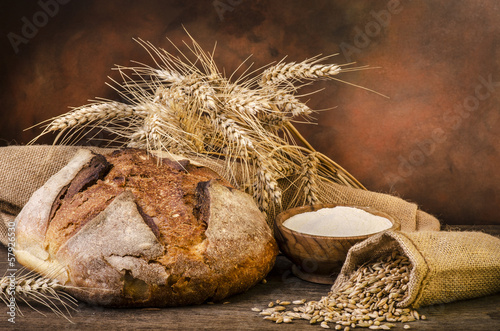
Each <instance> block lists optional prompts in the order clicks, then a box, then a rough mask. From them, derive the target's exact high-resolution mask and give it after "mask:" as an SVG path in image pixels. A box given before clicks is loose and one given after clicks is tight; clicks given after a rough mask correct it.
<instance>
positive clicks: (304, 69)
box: [260, 60, 341, 86]
mask: <svg viewBox="0 0 500 331" xmlns="http://www.w3.org/2000/svg"><path fill="white" fill-rule="evenodd" d="M316 62H317V61H315V60H313V61H311V60H305V61H302V62H299V63H296V62H289V63H280V64H277V65H275V66H272V67H270V68H268V69H266V70H265V71H264V72H263V73H262V76H261V81H260V84H261V86H279V85H280V84H284V83H285V84H286V83H293V82H295V81H300V80H302V79H307V80H316V79H321V78H328V77H331V76H336V75H338V74H339V73H340V71H341V67H340V66H339V65H337V64H317V63H316Z"/></svg>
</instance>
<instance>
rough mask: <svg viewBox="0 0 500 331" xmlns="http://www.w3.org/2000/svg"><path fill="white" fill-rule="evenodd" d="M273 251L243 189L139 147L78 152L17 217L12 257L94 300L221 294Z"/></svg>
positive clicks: (265, 265)
mask: <svg viewBox="0 0 500 331" xmlns="http://www.w3.org/2000/svg"><path fill="white" fill-rule="evenodd" d="M277 252H278V250H277V246H276V243H275V241H274V238H273V235H272V232H271V230H270V229H269V227H268V225H267V223H266V220H265V215H263V214H262V213H261V212H260V211H259V209H258V207H257V206H256V204H255V203H254V201H253V199H252V198H251V197H250V196H249V195H247V194H246V193H243V192H241V191H238V190H236V189H234V188H232V187H231V186H230V185H229V184H228V183H227V182H226V181H225V180H224V179H223V178H221V177H220V176H219V175H218V174H216V173H215V172H213V171H211V170H210V169H208V168H205V167H201V166H198V165H194V164H191V163H190V162H189V161H188V160H175V161H174V160H173V159H168V158H163V159H157V158H154V157H152V156H148V155H147V154H146V153H145V152H143V151H141V150H133V149H125V150H120V151H115V152H113V153H111V154H109V155H99V154H94V153H92V152H90V151H88V150H85V149H81V150H79V151H78V153H77V154H76V156H75V157H74V158H73V159H72V160H71V161H70V162H69V163H68V164H67V165H66V166H65V167H64V168H63V169H61V170H60V171H59V172H58V173H57V174H55V175H54V176H52V177H51V178H50V179H49V180H48V181H47V182H46V183H45V185H44V186H43V187H41V188H40V189H39V190H37V191H36V192H35V193H34V194H33V196H32V197H31V199H30V200H29V202H28V203H27V204H26V205H25V206H24V208H23V209H22V211H21V212H20V214H19V215H18V217H17V219H16V256H17V259H18V261H19V262H20V263H21V264H23V265H25V266H26V267H28V268H30V269H33V270H36V271H38V272H40V273H42V274H43V275H46V276H49V277H52V278H56V279H57V280H58V281H59V282H60V283H61V284H63V285H65V286H66V288H67V291H69V292H70V293H71V294H72V295H74V296H75V297H76V298H77V299H79V300H82V301H85V302H88V303H91V304H98V305H103V306H114V307H146V306H150V307H151V306H158V307H161V306H178V305H189V304H200V303H203V302H205V301H217V300H222V299H224V298H226V297H228V296H230V295H233V294H236V293H241V292H244V291H246V290H248V289H249V288H250V287H252V286H253V285H255V284H256V283H257V282H259V281H260V280H262V279H263V278H264V277H265V276H266V274H267V273H268V272H269V271H270V270H271V268H272V266H273V264H274V261H275V258H276V255H277Z"/></svg>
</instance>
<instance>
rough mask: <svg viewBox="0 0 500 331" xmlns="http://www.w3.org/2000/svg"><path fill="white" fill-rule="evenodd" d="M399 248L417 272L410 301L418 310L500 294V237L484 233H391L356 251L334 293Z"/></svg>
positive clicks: (353, 249) (406, 303)
mask: <svg viewBox="0 0 500 331" xmlns="http://www.w3.org/2000/svg"><path fill="white" fill-rule="evenodd" d="M394 249H399V250H400V251H402V252H403V253H404V254H405V255H406V256H407V257H408V258H409V260H410V261H411V264H412V266H413V269H412V271H411V273H410V279H409V282H408V292H407V297H406V299H405V300H403V301H401V302H400V303H399V304H398V306H400V307H407V306H411V307H413V308H418V307H419V306H427V305H433V304H440V303H447V302H451V301H456V300H463V299H470V298H475V297H479V296H483V295H488V294H493V293H496V292H498V291H500V238H497V237H494V236H491V235H488V234H485V233H482V232H453V231H450V232H447V231H417V232H399V231H388V232H385V233H382V234H379V235H375V236H373V237H370V238H368V239H367V240H365V241H363V242H360V243H358V244H357V245H355V246H353V247H351V249H350V250H349V252H348V254H347V258H346V260H345V262H344V265H343V267H342V270H341V271H340V274H339V275H338V277H337V279H336V280H335V283H334V284H333V286H332V290H333V291H335V290H336V289H337V288H340V287H341V286H342V283H344V282H345V281H347V280H348V279H349V278H350V276H351V274H352V273H353V272H354V271H355V270H356V269H357V268H358V267H359V266H360V265H362V264H363V263H366V262H369V261H371V260H375V259H377V258H380V257H384V256H387V254H390V253H391V252H392V250H394Z"/></svg>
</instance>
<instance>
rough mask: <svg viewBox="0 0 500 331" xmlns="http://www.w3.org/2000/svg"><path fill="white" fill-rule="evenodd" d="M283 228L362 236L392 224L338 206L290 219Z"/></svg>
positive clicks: (332, 235) (384, 228)
mask: <svg viewBox="0 0 500 331" xmlns="http://www.w3.org/2000/svg"><path fill="white" fill-rule="evenodd" d="M283 226H285V227H287V228H288V229H290V230H294V231H297V232H301V233H306V234H311V235H316V236H328V237H350V236H362V235H367V234H373V233H377V232H380V231H383V230H387V229H389V228H390V227H391V226H392V222H391V221H390V220H388V219H387V218H385V217H382V216H376V215H373V214H370V213H369V212H366V211H364V210H362V209H359V208H354V207H343V206H337V207H334V208H322V209H319V210H316V211H312V212H306V213H301V214H297V215H295V216H292V217H290V218H289V219H287V220H286V221H285V222H283Z"/></svg>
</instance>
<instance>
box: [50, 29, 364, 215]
mask: <svg viewBox="0 0 500 331" xmlns="http://www.w3.org/2000/svg"><path fill="white" fill-rule="evenodd" d="M136 41H137V42H138V43H139V44H140V45H141V46H143V47H144V48H145V49H146V50H147V51H148V53H149V54H150V55H151V57H152V58H153V60H154V62H155V66H154V67H152V66H149V65H145V64H142V63H138V62H134V63H135V64H137V66H133V67H122V66H117V67H116V68H115V69H116V70H118V71H119V73H120V76H121V77H122V79H123V82H121V83H118V82H116V81H114V84H116V86H113V88H115V89H116V90H117V91H118V92H119V94H120V95H121V97H122V99H123V101H124V102H117V101H110V100H99V101H96V102H93V103H91V104H88V105H85V106H81V107H78V108H75V109H73V110H72V111H70V112H68V113H66V114H63V115H61V116H59V117H56V118H54V119H51V120H50V123H49V124H48V125H47V126H46V127H45V129H44V131H43V132H42V133H41V135H44V134H47V133H51V132H57V131H58V132H59V133H58V135H57V137H56V139H55V142H56V143H57V142H59V143H68V142H74V141H77V140H78V138H79V137H81V136H82V135H84V134H88V130H89V129H94V131H95V129H96V128H97V129H99V130H104V131H107V132H108V133H110V134H111V135H112V136H113V137H114V138H113V140H112V143H113V144H114V145H115V146H116V145H117V144H118V146H122V147H124V146H126V147H134V148H142V149H147V150H148V152H150V153H155V152H158V151H163V152H168V153H173V154H178V155H182V156H185V157H193V158H198V159H200V158H201V159H204V160H205V161H207V162H206V163H208V164H210V161H216V162H219V164H221V163H222V164H223V167H222V172H223V173H221V175H222V176H224V177H225V178H226V179H228V180H229V181H230V182H231V183H232V184H233V185H234V186H235V187H237V188H238V189H241V190H243V191H246V192H247V193H250V194H251V195H253V197H254V199H255V200H256V202H257V203H258V205H259V206H260V208H261V209H262V210H263V211H271V210H272V211H273V214H274V213H276V212H278V211H279V210H282V209H286V208H290V207H294V206H298V205H304V204H312V203H317V202H320V200H321V198H320V194H318V187H317V185H316V183H317V181H318V180H324V181H330V182H336V183H339V184H343V185H347V186H350V187H356V188H364V187H363V186H362V185H361V184H360V183H359V182H358V181H357V180H356V179H355V178H354V177H353V176H352V175H350V174H349V173H348V172H347V171H345V170H344V169H342V168H341V167H340V166H339V165H338V164H336V163H335V162H333V161H332V160H331V159H329V158H328V157H327V156H325V155H324V154H322V153H319V152H317V151H315V150H314V149H313V147H312V146H311V145H310V144H309V143H308V142H307V141H306V140H305V139H304V138H303V137H302V136H301V135H300V133H299V132H298V131H297V130H296V128H295V127H294V126H293V124H292V122H293V121H294V120H297V119H298V118H300V119H301V120H303V119H306V120H308V119H309V117H310V115H311V113H312V112H313V111H312V110H311V109H310V108H309V107H308V106H307V105H306V104H305V103H303V102H302V101H300V100H299V99H298V95H297V94H296V93H297V90H298V89H299V88H300V87H302V86H304V85H305V84H308V83H310V82H311V81H314V80H321V79H334V80H339V79H337V78H335V76H337V75H338V74H340V73H342V72H348V71H353V70H359V69H361V68H360V67H357V68H350V67H348V65H346V66H347V67H346V66H340V65H336V64H321V63H320V62H322V61H324V60H325V59H327V58H329V57H325V58H320V57H319V56H316V57H313V58H311V59H307V60H305V61H302V62H298V63H296V62H290V63H285V62H283V61H281V62H280V63H278V64H275V65H270V66H267V69H265V70H260V71H261V72H260V74H256V72H249V71H250V70H249V69H247V70H246V71H245V72H244V73H243V74H242V75H241V76H240V77H238V78H236V79H234V81H233V78H234V77H232V76H231V77H228V78H227V77H225V76H224V75H223V74H222V73H221V72H220V71H219V69H218V67H217V65H216V64H215V63H214V59H213V52H212V53H207V52H205V51H204V50H203V49H202V48H201V47H200V45H199V44H198V43H197V42H196V41H195V40H194V39H193V38H191V41H192V45H188V44H187V43H185V46H186V47H187V48H188V49H189V53H192V54H190V55H193V56H192V57H194V59H192V60H191V59H190V57H188V56H186V55H185V54H184V53H183V52H182V51H180V50H179V49H178V48H177V50H178V51H179V53H180V56H174V55H172V54H171V53H168V52H167V51H165V50H163V49H158V48H156V47H155V46H153V45H152V44H151V43H149V42H146V41H143V40H140V39H139V40H136ZM297 141H298V142H300V145H299V144H298V143H297ZM280 179H286V180H288V182H289V184H290V185H287V187H289V188H291V189H292V190H293V191H294V192H293V193H292V194H291V195H290V196H291V197H292V198H290V199H287V201H286V203H285V204H283V203H282V202H283V201H282V193H283V192H282V188H280V185H278V180H280Z"/></svg>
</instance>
